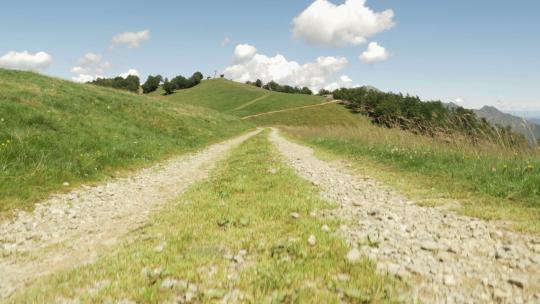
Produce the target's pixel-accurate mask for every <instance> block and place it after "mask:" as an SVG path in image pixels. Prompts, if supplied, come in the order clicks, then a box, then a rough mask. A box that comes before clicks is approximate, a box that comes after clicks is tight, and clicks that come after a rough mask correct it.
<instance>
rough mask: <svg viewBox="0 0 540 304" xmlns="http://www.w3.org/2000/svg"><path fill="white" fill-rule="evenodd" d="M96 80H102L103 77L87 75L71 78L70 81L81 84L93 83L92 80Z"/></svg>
mask: <svg viewBox="0 0 540 304" xmlns="http://www.w3.org/2000/svg"><path fill="white" fill-rule="evenodd" d="M98 78H104V77H103V76H101V75H88V74H79V75H77V76H73V77H71V79H73V81H75V82H81V83H85V82H90V81H94V80H96V79H98Z"/></svg>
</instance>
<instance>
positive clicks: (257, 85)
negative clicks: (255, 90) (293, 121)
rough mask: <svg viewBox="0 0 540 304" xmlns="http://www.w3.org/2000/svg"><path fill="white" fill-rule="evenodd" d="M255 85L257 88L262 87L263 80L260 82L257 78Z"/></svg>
mask: <svg viewBox="0 0 540 304" xmlns="http://www.w3.org/2000/svg"><path fill="white" fill-rule="evenodd" d="M255 86H256V87H259V88H262V86H263V82H262V81H261V80H260V79H257V80H256V81H255Z"/></svg>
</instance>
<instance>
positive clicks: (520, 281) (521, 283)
mask: <svg viewBox="0 0 540 304" xmlns="http://www.w3.org/2000/svg"><path fill="white" fill-rule="evenodd" d="M508 283H510V284H512V285H515V286H517V287H519V288H523V287H525V285H526V283H527V280H526V279H525V278H523V277H519V276H513V277H510V278H509V279H508Z"/></svg>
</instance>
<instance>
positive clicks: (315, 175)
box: [270, 129, 540, 303]
mask: <svg viewBox="0 0 540 304" xmlns="http://www.w3.org/2000/svg"><path fill="white" fill-rule="evenodd" d="M270 139H271V141H272V142H273V143H274V144H275V146H276V147H277V148H278V150H279V151H280V152H281V154H282V155H283V156H284V157H285V159H286V160H287V161H288V162H289V163H290V165H291V166H292V167H294V169H295V170H296V172H297V173H298V174H299V175H300V176H302V177H303V178H305V179H306V180H309V181H311V182H312V183H314V184H315V185H317V186H319V187H320V189H321V191H322V193H321V195H322V196H323V197H324V198H325V199H327V200H329V201H333V202H337V203H338V204H339V207H338V208H337V209H335V210H330V211H322V212H320V213H321V214H320V215H321V216H327V217H334V218H335V217H337V218H340V219H343V220H344V222H345V223H346V224H347V225H343V226H341V228H340V231H339V233H340V234H342V235H343V236H344V237H345V238H346V240H347V241H348V243H349V245H350V246H351V252H349V255H348V256H347V257H346V258H348V259H349V260H350V262H354V260H357V259H358V257H359V256H367V257H369V258H370V259H373V260H374V261H376V262H377V268H378V269H379V271H381V272H384V273H390V274H391V275H394V276H397V277H399V278H402V279H403V280H406V281H407V282H409V283H410V285H411V293H410V294H409V295H407V301H408V302H416V301H421V302H425V303H540V238H538V237H535V236H530V235H523V234H518V233H513V232H510V231H507V230H505V229H504V228H503V227H502V226H500V225H498V224H497V223H491V222H486V221H482V220H479V219H475V218H470V217H465V216H460V215H457V214H455V213H452V212H450V211H448V210H445V209H444V208H428V207H420V206H418V205H416V204H415V203H414V202H411V201H409V200H407V199H405V198H404V197H401V196H399V195H398V194H396V193H394V192H393V191H391V190H389V189H388V188H387V187H384V186H383V185H381V184H379V183H377V182H376V181H375V180H373V179H370V178H369V177H361V176H356V175H354V174H352V173H348V172H347V171H348V170H347V168H346V167H345V166H343V165H341V164H339V163H336V164H334V163H328V162H325V161H322V160H319V159H317V158H316V157H315V156H314V154H313V150H312V149H311V148H308V147H305V146H301V145H298V144H296V143H292V142H290V141H288V140H286V139H284V138H283V137H281V136H280V135H279V133H278V132H277V130H275V129H274V130H273V131H272V133H271V135H270Z"/></svg>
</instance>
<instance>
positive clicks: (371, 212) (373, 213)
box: [367, 209, 379, 216]
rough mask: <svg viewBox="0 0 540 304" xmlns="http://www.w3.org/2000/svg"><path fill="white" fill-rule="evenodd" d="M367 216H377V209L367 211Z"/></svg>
mask: <svg viewBox="0 0 540 304" xmlns="http://www.w3.org/2000/svg"><path fill="white" fill-rule="evenodd" d="M367 214H368V215H369V216H375V215H377V214H379V210H377V209H371V210H369V211H368V213H367Z"/></svg>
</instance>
